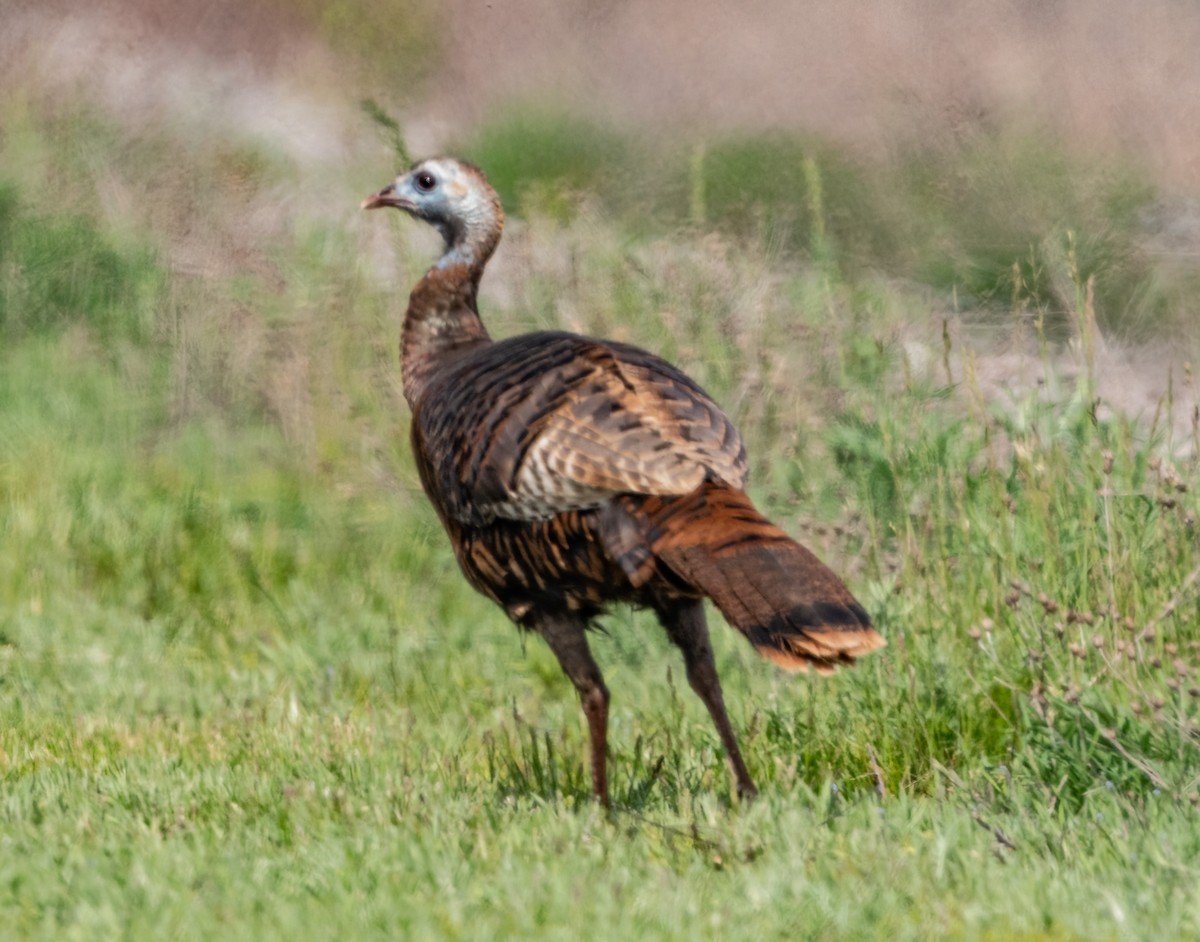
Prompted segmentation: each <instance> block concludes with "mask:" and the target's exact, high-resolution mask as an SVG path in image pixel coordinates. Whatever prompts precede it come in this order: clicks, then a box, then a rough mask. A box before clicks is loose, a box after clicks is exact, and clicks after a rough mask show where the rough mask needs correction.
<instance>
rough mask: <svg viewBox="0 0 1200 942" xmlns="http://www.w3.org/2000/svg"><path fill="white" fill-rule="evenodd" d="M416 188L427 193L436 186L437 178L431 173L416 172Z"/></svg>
mask: <svg viewBox="0 0 1200 942" xmlns="http://www.w3.org/2000/svg"><path fill="white" fill-rule="evenodd" d="M415 182H416V184H417V189H418V190H421V191H422V192H425V193H428V192H429V191H430V190H432V189H433V188H434V187H435V186H437V179H436V178H435V177H434V175H433V174H432V173H418V174H417V179H416V181H415Z"/></svg>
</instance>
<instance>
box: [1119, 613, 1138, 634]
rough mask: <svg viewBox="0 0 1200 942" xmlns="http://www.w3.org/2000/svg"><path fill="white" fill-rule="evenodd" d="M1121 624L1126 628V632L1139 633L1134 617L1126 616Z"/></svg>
mask: <svg viewBox="0 0 1200 942" xmlns="http://www.w3.org/2000/svg"><path fill="white" fill-rule="evenodd" d="M1121 624H1122V625H1124V626H1125V630H1126V631H1137V625H1136V624H1134V621H1133V616H1132V615H1126V616H1125V619H1124V621H1122V622H1121Z"/></svg>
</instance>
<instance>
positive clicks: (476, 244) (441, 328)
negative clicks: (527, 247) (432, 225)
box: [400, 198, 504, 410]
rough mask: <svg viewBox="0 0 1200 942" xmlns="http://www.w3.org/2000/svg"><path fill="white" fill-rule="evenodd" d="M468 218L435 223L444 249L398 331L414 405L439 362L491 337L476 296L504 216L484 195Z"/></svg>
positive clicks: (405, 377) (407, 395)
mask: <svg viewBox="0 0 1200 942" xmlns="http://www.w3.org/2000/svg"><path fill="white" fill-rule="evenodd" d="M475 210H476V211H475V212H473V213H471V214H470V216H469V217H468V218H465V219H456V220H452V221H450V222H448V223H445V224H443V225H440V226H439V227H438V228H439V229H440V230H441V232H442V234H443V235H444V236H445V238H446V251H445V252H444V254H443V255H442V257H441V258H440V259H438V261H437V262H436V263H435V264H434V266H433V267H432V268H430V269H429V271H427V272H426V273H425V277H424V278H422V279H421V280H420V281H419V282H417V286H416V287H415V288H413V291H412V295H411V296H410V297H409V299H408V313H407V314H406V315H405V317H404V328H403V330H402V331H401V334H400V371H401V375H402V376H403V380H404V398H405V399H407V400H408V405H409V407H410V408H412V409H414V410H415V409H416V407H417V404H418V403H419V402H420V401H421V398H422V396H423V395H424V392H425V389H426V387H427V386H428V384H429V380H430V378H431V377H432V376H433V374H434V373H435V372H436V371H437V369H438V367H439V366H440V365H441V364H443V363H445V362H447V361H448V360H449V359H451V358H452V357H454V356H456V355H457V354H459V353H461V352H462V351H464V350H466V349H468V348H471V347H478V346H482V345H484V344H489V343H491V342H492V338H491V337H490V336H489V334H488V332H487V328H486V327H484V326H483V321H482V320H480V318H479V308H478V306H477V303H476V296H477V294H478V292H479V279H480V278H481V277H482V276H483V269H484V266H485V265H487V262H488V259H489V258H491V256H492V252H494V251H495V250H496V245H497V243H498V242H499V241H500V232H501V229H502V228H503V225H504V216H503V213H502V211H501V209H500V204H499V201H498V200H496V199H494V198H493V199H490V200H484V201H482V203H481V205H479V206H476V207H475Z"/></svg>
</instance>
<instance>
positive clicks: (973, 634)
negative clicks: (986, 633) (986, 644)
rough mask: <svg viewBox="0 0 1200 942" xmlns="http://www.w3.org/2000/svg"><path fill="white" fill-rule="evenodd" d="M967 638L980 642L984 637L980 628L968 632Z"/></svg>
mask: <svg viewBox="0 0 1200 942" xmlns="http://www.w3.org/2000/svg"><path fill="white" fill-rule="evenodd" d="M967 637H968V638H970V639H971V640H972V641H978V640H979V639H980V638H982V637H983V632H981V631H980V630H979V629H978V628H972V629H971V630H970V631H968V632H967Z"/></svg>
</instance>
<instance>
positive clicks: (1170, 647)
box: [1150, 639, 1179, 657]
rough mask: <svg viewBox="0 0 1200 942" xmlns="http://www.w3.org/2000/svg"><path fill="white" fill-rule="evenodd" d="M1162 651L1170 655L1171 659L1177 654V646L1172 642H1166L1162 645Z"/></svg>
mask: <svg viewBox="0 0 1200 942" xmlns="http://www.w3.org/2000/svg"><path fill="white" fill-rule="evenodd" d="M1150 640H1153V639H1150ZM1163 650H1164V651H1166V652H1167V653H1168V654H1169V655H1171V657H1174V656H1175V655H1176V654H1178V653H1179V645H1177V644H1176V643H1175V642H1174V641H1168V642H1167V643H1166V644H1165V645H1163Z"/></svg>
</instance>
